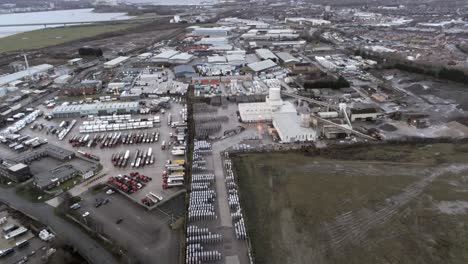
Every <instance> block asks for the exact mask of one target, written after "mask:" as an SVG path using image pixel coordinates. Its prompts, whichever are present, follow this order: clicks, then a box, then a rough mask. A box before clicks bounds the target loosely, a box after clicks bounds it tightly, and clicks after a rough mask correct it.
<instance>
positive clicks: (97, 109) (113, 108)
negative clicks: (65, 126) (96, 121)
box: [52, 102, 139, 118]
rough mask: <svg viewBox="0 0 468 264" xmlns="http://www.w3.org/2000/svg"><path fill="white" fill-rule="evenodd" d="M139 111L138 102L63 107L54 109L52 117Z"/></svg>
mask: <svg viewBox="0 0 468 264" xmlns="http://www.w3.org/2000/svg"><path fill="white" fill-rule="evenodd" d="M138 110H139V106H138V102H125V103H123V102H119V103H96V104H83V105H67V106H64V105H61V106H57V107H55V108H54V110H53V111H52V115H53V116H54V117H55V118H69V117H80V116H86V115H113V114H130V113H137V112H138Z"/></svg>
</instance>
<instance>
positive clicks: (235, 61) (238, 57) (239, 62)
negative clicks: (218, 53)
mask: <svg viewBox="0 0 468 264" xmlns="http://www.w3.org/2000/svg"><path fill="white" fill-rule="evenodd" d="M226 60H227V62H228V63H229V64H230V65H234V66H244V65H245V64H246V63H247V62H246V60H245V54H244V55H243V54H228V55H226Z"/></svg>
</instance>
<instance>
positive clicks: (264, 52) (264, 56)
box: [255, 49, 278, 62]
mask: <svg viewBox="0 0 468 264" xmlns="http://www.w3.org/2000/svg"><path fill="white" fill-rule="evenodd" d="M255 54H256V55H257V56H258V57H259V58H260V59H261V60H272V61H274V62H278V57H276V55H275V54H273V52H271V50H269V49H256V50H255Z"/></svg>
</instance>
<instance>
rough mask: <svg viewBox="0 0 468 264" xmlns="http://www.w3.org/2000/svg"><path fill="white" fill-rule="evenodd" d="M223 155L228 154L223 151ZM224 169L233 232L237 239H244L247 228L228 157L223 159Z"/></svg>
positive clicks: (226, 155)
mask: <svg viewBox="0 0 468 264" xmlns="http://www.w3.org/2000/svg"><path fill="white" fill-rule="evenodd" d="M224 157H225V158H228V157H229V154H228V153H227V152H226V153H224ZM224 167H225V169H226V171H225V174H224V175H225V183H226V188H227V190H228V196H227V199H228V204H229V208H231V220H232V223H233V224H234V232H235V234H236V238H237V239H239V240H244V239H246V238H247V229H246V228H245V223H244V216H243V215H242V210H241V206H240V199H239V195H238V192H237V189H238V188H237V183H236V181H235V179H234V172H233V170H232V161H231V160H230V159H226V160H224Z"/></svg>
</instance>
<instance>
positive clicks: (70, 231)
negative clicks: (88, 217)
mask: <svg viewBox="0 0 468 264" xmlns="http://www.w3.org/2000/svg"><path fill="white" fill-rule="evenodd" d="M0 201H2V202H4V203H6V204H8V205H9V206H11V207H13V208H15V209H17V210H19V211H21V212H23V213H25V214H28V215H30V216H32V217H34V218H36V219H37V220H39V221H40V222H42V223H43V224H45V225H48V226H50V227H51V228H52V229H53V230H54V231H55V232H56V233H57V234H58V235H59V236H61V237H63V238H64V239H65V240H66V241H67V242H68V243H70V244H72V245H73V246H74V247H75V248H76V249H77V250H78V251H79V252H80V254H81V255H82V256H83V257H84V258H85V259H87V260H88V261H89V262H90V263H97V264H115V263H117V260H116V259H115V258H114V257H113V256H112V255H111V254H110V253H109V252H108V251H107V250H105V249H104V248H103V247H101V246H100V245H99V244H98V243H97V242H96V241H94V240H93V239H92V238H90V237H89V236H88V235H87V234H86V233H84V232H83V231H82V230H81V229H79V228H78V227H76V226H75V225H73V224H71V223H69V222H67V221H66V220H64V219H62V218H60V217H59V216H57V215H55V213H54V208H53V207H51V206H49V205H47V204H45V203H31V202H29V201H26V200H24V199H22V198H21V197H18V196H17V195H16V193H15V189H14V188H9V189H4V188H0Z"/></svg>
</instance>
